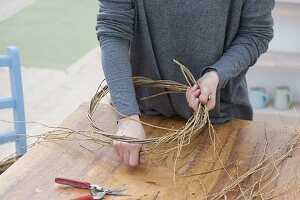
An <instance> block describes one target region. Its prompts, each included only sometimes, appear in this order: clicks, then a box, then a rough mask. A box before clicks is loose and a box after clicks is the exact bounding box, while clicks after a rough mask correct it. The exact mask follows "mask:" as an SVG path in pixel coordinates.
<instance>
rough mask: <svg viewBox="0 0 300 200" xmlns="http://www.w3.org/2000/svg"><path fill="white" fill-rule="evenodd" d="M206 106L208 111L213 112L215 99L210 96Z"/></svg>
mask: <svg viewBox="0 0 300 200" xmlns="http://www.w3.org/2000/svg"><path fill="white" fill-rule="evenodd" d="M206 106H207V109H208V111H210V110H213V109H214V108H215V106H216V97H215V96H211V98H210V99H209V100H208V102H207V104H206Z"/></svg>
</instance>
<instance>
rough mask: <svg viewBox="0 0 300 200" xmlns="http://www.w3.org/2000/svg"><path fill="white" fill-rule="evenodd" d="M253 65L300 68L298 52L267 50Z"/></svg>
mask: <svg viewBox="0 0 300 200" xmlns="http://www.w3.org/2000/svg"><path fill="white" fill-rule="evenodd" d="M255 65H256V66H261V67H280V68H294V69H300V54H297V53H286V52H274V51H268V52H267V53H265V54H263V55H262V56H261V57H260V58H259V59H258V61H257V63H256V64H255Z"/></svg>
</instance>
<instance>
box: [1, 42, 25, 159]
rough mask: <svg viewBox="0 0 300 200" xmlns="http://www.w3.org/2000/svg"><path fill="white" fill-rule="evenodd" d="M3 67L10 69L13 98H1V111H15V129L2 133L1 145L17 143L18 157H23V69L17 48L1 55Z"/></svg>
mask: <svg viewBox="0 0 300 200" xmlns="http://www.w3.org/2000/svg"><path fill="white" fill-rule="evenodd" d="M1 67H8V69H9V75H10V85H11V94H12V95H11V97H7V98H0V109H9V108H12V109H13V117H14V128H13V130H8V131H4V132H0V144H3V143H7V142H12V141H15V143H16V156H21V155H23V154H24V153H26V151H27V144H26V128H25V123H24V121H25V113H24V100H23V88H22V78H21V67H20V58H19V51H18V49H17V47H15V46H9V47H7V55H0V68H1ZM0 118H1V117H0Z"/></svg>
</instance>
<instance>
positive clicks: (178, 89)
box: [87, 60, 209, 155]
mask: <svg viewBox="0 0 300 200" xmlns="http://www.w3.org/2000/svg"><path fill="white" fill-rule="evenodd" d="M174 62H176V63H177V64H178V65H179V67H180V69H181V71H182V73H183V76H184V77H185V79H186V81H187V84H188V85H184V84H181V83H177V82H175V81H172V80H151V79H148V78H145V77H141V76H135V77H133V83H134V84H135V85H142V86H147V87H156V88H164V89H166V90H167V91H166V92H162V93H158V94H154V95H152V96H149V97H145V98H143V99H147V98H153V97H156V96H159V95H164V94H168V93H185V92H186V90H187V88H188V87H190V86H193V85H194V84H196V80H195V78H194V77H193V75H192V73H191V72H190V71H189V70H188V69H187V68H186V67H185V66H184V65H182V64H181V63H179V62H178V61H176V60H174ZM108 92H109V90H108V87H107V85H106V86H104V87H99V88H98V90H97V92H96V94H95V96H94V97H93V98H92V100H91V102H90V106H89V111H88V115H87V116H88V119H89V122H90V124H91V127H92V129H93V133H95V134H99V135H101V136H102V137H103V138H104V141H103V142H104V143H106V144H112V142H113V141H114V140H115V141H121V142H128V143H138V144H147V147H146V148H144V149H143V150H142V151H141V152H140V153H141V154H148V155H149V154H151V153H153V152H155V151H157V150H159V149H163V148H166V146H167V144H170V143H174V142H176V144H177V145H176V146H175V147H172V148H169V149H166V150H165V151H164V152H165V153H168V152H170V151H171V150H174V149H177V152H178V155H179V153H180V150H181V148H182V147H183V146H185V145H188V144H189V143H190V139H191V137H193V136H195V135H196V134H199V133H200V132H201V130H203V128H204V126H205V125H206V124H207V122H208V117H209V115H208V111H207V110H206V107H205V106H204V105H201V104H200V105H199V107H198V110H197V111H196V112H195V113H194V114H193V116H192V117H191V118H190V119H189V120H188V121H187V123H186V124H185V125H184V126H183V127H181V128H179V129H177V130H170V131H169V133H167V134H165V135H164V136H161V137H152V138H146V139H136V138H130V137H124V136H116V135H115V134H109V133H106V132H104V131H102V130H101V129H99V128H98V127H97V126H96V124H95V121H94V120H93V118H92V116H93V114H94V112H95V110H96V108H97V105H98V104H99V102H100V101H101V100H102V99H103V98H104V97H105V96H106V95H107V94H108ZM116 112H118V111H117V110H116ZM118 113H119V114H121V115H122V116H124V117H127V116H125V115H123V114H122V113H120V112H118ZM142 123H144V122H142ZM147 125H149V124H147ZM157 128H162V129H164V128H163V127H157Z"/></svg>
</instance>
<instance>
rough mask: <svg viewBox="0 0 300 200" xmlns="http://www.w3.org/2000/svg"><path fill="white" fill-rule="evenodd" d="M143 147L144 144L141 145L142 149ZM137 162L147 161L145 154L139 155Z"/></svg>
mask: <svg viewBox="0 0 300 200" xmlns="http://www.w3.org/2000/svg"><path fill="white" fill-rule="evenodd" d="M145 148H146V147H145V145H142V149H145ZM139 163H140V164H142V165H143V164H146V163H147V158H146V156H145V155H140V157H139Z"/></svg>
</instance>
